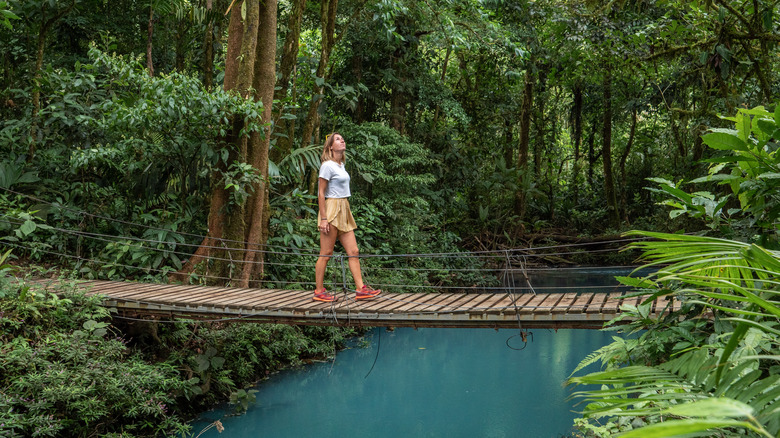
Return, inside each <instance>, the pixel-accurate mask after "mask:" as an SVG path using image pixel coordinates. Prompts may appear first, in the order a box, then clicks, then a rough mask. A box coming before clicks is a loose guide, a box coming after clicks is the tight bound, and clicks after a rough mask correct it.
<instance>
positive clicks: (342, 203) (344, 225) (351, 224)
mask: <svg viewBox="0 0 780 438" xmlns="http://www.w3.org/2000/svg"><path fill="white" fill-rule="evenodd" d="M325 214H326V216H327V217H326V219H327V220H328V223H330V224H331V225H332V226H334V227H336V229H337V230H339V233H348V232H350V231H352V230H354V229H355V228H357V224H356V223H355V218H353V217H352V210H350V208H349V198H326V199H325ZM318 216H319V215H318ZM320 219H322V218H321V217H318V218H317V221H318V223H319V220H320Z"/></svg>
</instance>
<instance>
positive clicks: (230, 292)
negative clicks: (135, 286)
mask: <svg viewBox="0 0 780 438" xmlns="http://www.w3.org/2000/svg"><path fill="white" fill-rule="evenodd" d="M241 293H242V291H241V290H240V289H234V288H216V287H206V286H200V287H197V288H189V289H181V288H176V289H170V290H164V291H158V292H150V293H147V294H142V295H138V296H134V297H133V298H134V299H136V300H139V301H150V302H156V303H165V304H181V305H186V304H197V303H208V302H218V301H220V300H223V299H227V298H229V297H231V296H234V295H240V294H241Z"/></svg>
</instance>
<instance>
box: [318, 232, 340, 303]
mask: <svg viewBox="0 0 780 438" xmlns="http://www.w3.org/2000/svg"><path fill="white" fill-rule="evenodd" d="M338 234H339V230H338V229H336V227H334V226H332V225H331V226H330V229H329V230H328V232H327V233H325V232H322V231H320V257H319V258H318V259H317V264H316V265H315V266H314V281H315V282H316V287H317V289H316V291H317V292H319V291H321V290H322V288H323V287H324V283H325V269H326V268H327V267H328V261H329V260H330V256H332V255H333V247H334V246H336V238H337V237H338Z"/></svg>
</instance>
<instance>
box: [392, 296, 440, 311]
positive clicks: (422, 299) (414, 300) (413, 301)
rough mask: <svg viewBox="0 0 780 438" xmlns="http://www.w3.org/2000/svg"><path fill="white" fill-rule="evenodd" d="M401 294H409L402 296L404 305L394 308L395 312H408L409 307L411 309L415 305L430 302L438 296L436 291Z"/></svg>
mask: <svg viewBox="0 0 780 438" xmlns="http://www.w3.org/2000/svg"><path fill="white" fill-rule="evenodd" d="M402 295H409V296H408V297H406V296H404V298H403V301H404V305H403V306H401V307H398V308H397V309H395V311H396V312H408V311H409V310H410V309H413V308H415V307H417V306H424V305H426V304H427V303H429V302H431V301H432V300H436V299H438V298H440V296H439V294H436V293H431V294H402Z"/></svg>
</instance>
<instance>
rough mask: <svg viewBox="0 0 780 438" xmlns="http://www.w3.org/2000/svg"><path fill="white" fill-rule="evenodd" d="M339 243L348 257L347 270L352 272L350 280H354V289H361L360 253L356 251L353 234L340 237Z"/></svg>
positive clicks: (351, 232) (355, 241)
mask: <svg viewBox="0 0 780 438" xmlns="http://www.w3.org/2000/svg"><path fill="white" fill-rule="evenodd" d="M339 241H340V242H341V245H342V246H344V251H346V252H347V256H349V270H350V272H352V278H353V279H354V280H355V289H362V288H363V274H362V273H361V272H360V259H359V258H358V255H359V254H360V252H359V251H358V246H357V240H355V232H354V231H350V232H348V233H344V234H342V235H340V236H339ZM332 251H333V250H332V249H331V252H332Z"/></svg>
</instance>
